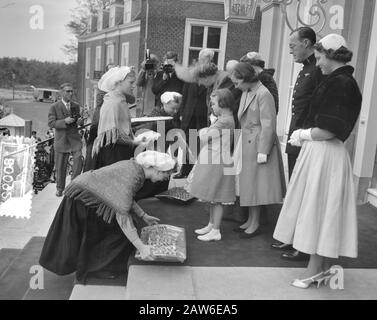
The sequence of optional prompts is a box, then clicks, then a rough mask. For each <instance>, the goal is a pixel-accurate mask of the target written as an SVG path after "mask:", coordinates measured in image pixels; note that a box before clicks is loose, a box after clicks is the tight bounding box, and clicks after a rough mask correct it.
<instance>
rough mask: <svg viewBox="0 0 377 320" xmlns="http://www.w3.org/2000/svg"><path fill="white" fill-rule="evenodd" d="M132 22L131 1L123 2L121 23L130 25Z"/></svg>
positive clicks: (125, 0)
mask: <svg viewBox="0 0 377 320" xmlns="http://www.w3.org/2000/svg"><path fill="white" fill-rule="evenodd" d="M131 20H132V0H124V14H123V23H124V24H126V23H130V22H131Z"/></svg>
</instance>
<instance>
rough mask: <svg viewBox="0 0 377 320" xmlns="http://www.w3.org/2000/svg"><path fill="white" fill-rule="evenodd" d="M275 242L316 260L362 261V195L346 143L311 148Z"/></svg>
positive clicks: (304, 154) (293, 183) (306, 149)
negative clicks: (357, 189) (359, 244)
mask: <svg viewBox="0 0 377 320" xmlns="http://www.w3.org/2000/svg"><path fill="white" fill-rule="evenodd" d="M274 238H275V239H277V240H279V241H281V242H283V243H286V244H293V247H294V248H295V249H296V250H299V251H301V252H304V253H307V254H311V255H312V254H317V255H319V256H323V257H328V258H338V257H339V256H343V257H350V258H356V257H357V214H356V195H355V191H354V183H353V174H352V167H351V161H350V158H349V155H348V152H347V150H346V148H345V147H344V144H343V143H342V142H341V141H339V140H337V139H334V140H331V141H320V142H319V141H316V142H305V144H304V146H303V148H302V150H301V153H300V155H299V158H298V159H297V163H296V166H295V169H294V171H293V175H292V179H291V182H290V184H289V186H288V191H287V195H286V198H285V200H284V205H283V208H282V210H281V213H280V216H279V220H278V223H277V225H276V229H275V232H274Z"/></svg>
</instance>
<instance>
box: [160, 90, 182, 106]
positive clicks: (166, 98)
mask: <svg viewBox="0 0 377 320" xmlns="http://www.w3.org/2000/svg"><path fill="white" fill-rule="evenodd" d="M175 97H182V95H181V94H180V93H178V92H169V91H167V92H165V93H163V94H162V95H161V102H162V103H163V104H166V103H169V102H170V101H174V99H175Z"/></svg>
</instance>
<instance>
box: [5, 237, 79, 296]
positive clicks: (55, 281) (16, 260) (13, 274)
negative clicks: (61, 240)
mask: <svg viewBox="0 0 377 320" xmlns="http://www.w3.org/2000/svg"><path fill="white" fill-rule="evenodd" d="M44 240H45V238H43V237H34V238H32V239H31V240H30V241H29V242H28V243H27V245H26V246H25V247H24V248H23V249H22V250H8V249H2V250H1V251H0V253H1V255H2V256H3V257H5V256H6V257H7V258H6V259H7V261H8V262H9V264H8V265H7V266H6V267H5V269H4V270H3V272H2V273H1V276H0V300H22V299H24V300H42V299H43V300H48V299H54V300H68V298H69V296H70V294H71V292H72V289H73V281H74V275H69V276H65V277H60V276H57V275H55V274H52V273H51V272H48V271H47V270H44V271H43V286H44V288H43V290H32V289H30V281H31V279H32V277H33V276H34V275H35V273H31V268H32V267H33V266H38V261H39V257H40V254H41V251H42V247H43V243H44ZM1 261H3V259H1ZM4 261H5V260H4ZM2 264H3V262H2ZM4 265H5V262H4ZM42 270H43V269H42Z"/></svg>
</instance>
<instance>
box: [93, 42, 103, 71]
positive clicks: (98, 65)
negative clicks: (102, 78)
mask: <svg viewBox="0 0 377 320" xmlns="http://www.w3.org/2000/svg"><path fill="white" fill-rule="evenodd" d="M101 56H102V47H101V46H97V47H96V65H95V69H94V70H96V71H101V70H102V60H101V58H102V57H101Z"/></svg>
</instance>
